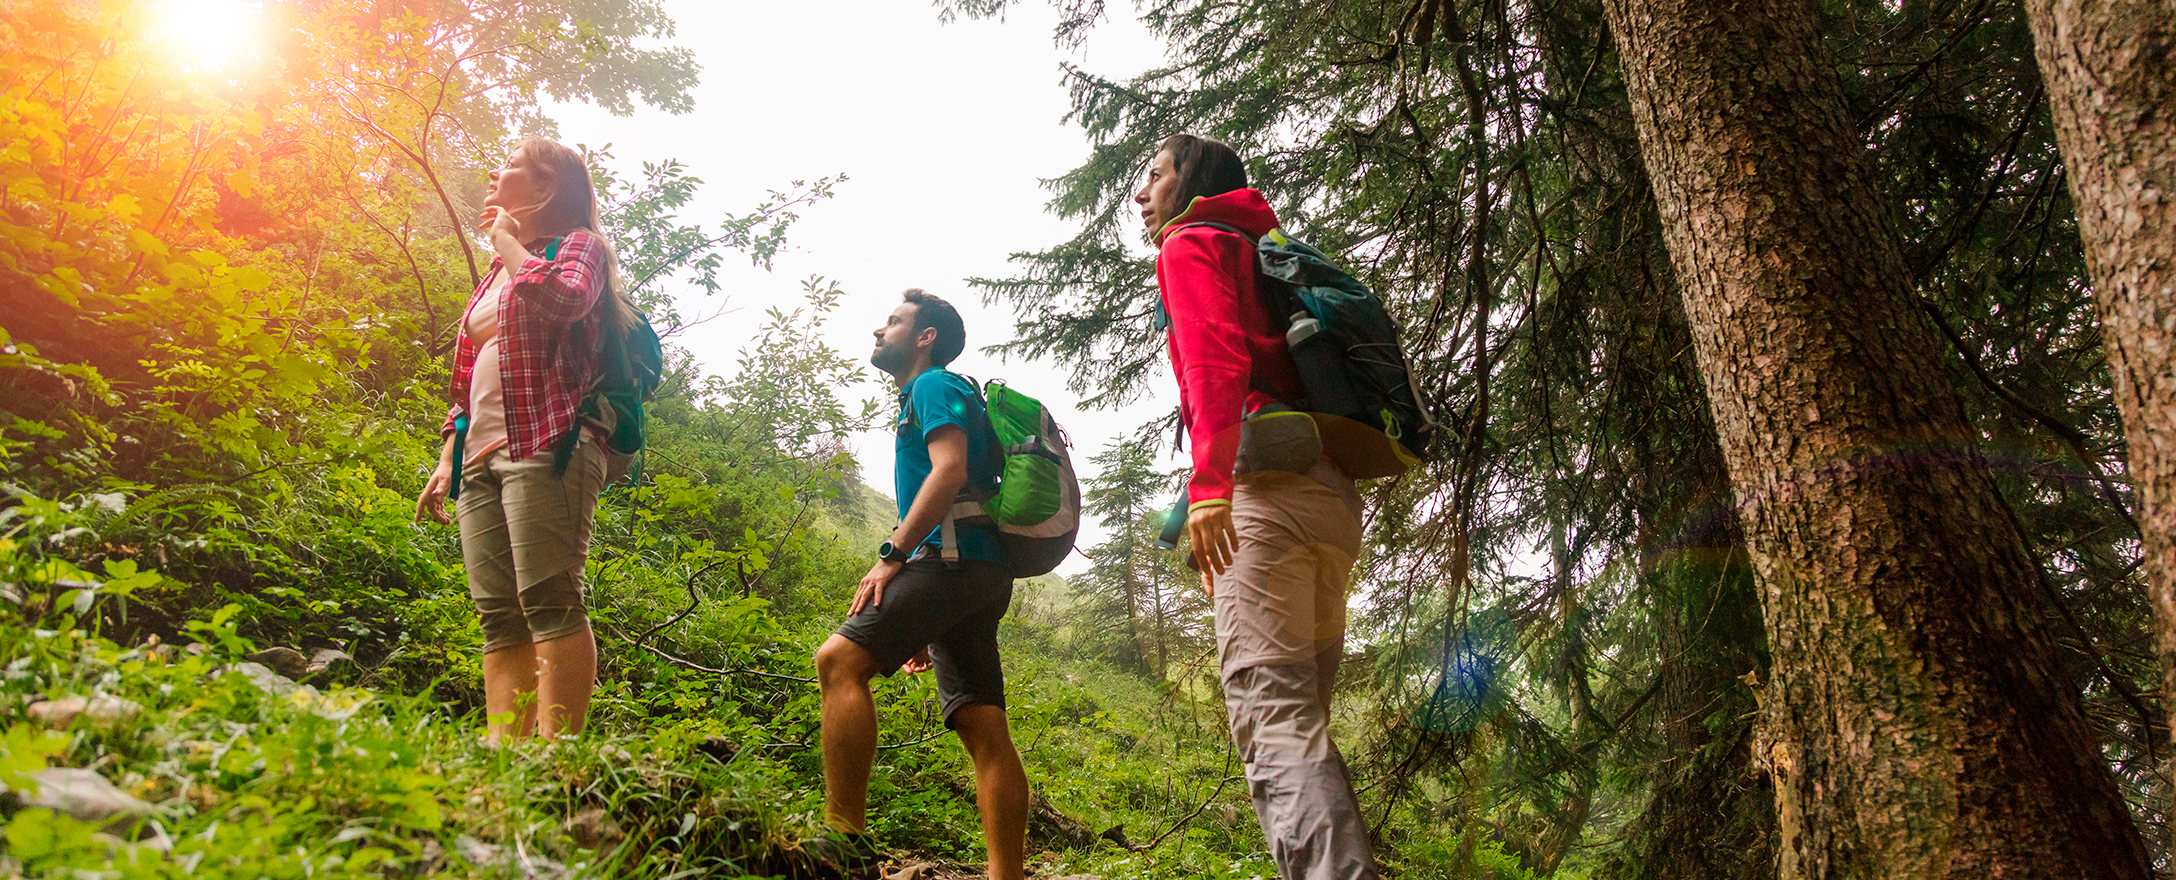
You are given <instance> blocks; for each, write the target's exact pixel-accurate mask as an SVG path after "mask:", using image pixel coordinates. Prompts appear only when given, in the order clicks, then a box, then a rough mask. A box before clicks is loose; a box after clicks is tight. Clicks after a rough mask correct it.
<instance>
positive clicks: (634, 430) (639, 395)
mask: <svg viewBox="0 0 2176 880" xmlns="http://www.w3.org/2000/svg"><path fill="white" fill-rule="evenodd" d="M564 241H566V238H565V236H561V237H559V238H555V239H552V243H551V244H549V245H547V246H545V248H544V259H547V260H555V259H558V258H559V245H560V243H562V242H564ZM604 295H605V296H607V297H624V294H621V293H620V292H618V291H616V290H611V289H609V288H608V289H606V290H605V293H604ZM597 305H598V307H600V308H602V307H604V306H605V302H604V301H603V300H600V301H599V302H598V303H597ZM625 305H626V306H627V314H628V316H629V320H628V321H627V324H626V326H624V327H614V326H613V325H612V324H613V322H611V321H600V322H598V323H599V324H600V327H599V329H598V331H597V380H596V382H595V384H592V385H591V386H590V392H589V395H588V396H587V397H585V398H583V400H582V414H583V415H584V416H587V417H589V418H593V419H597V420H599V421H603V416H604V413H603V412H601V411H599V410H597V409H593V407H605V406H609V407H611V408H612V411H613V418H612V419H611V422H612V436H611V437H609V438H607V439H606V440H605V448H606V449H608V450H610V451H611V452H612V454H613V455H615V456H620V457H621V459H620V462H619V463H618V464H615V465H614V466H613V467H612V468H611V469H610V472H611V475H610V477H609V478H608V479H607V480H606V482H607V483H613V482H617V481H618V479H619V473H618V468H619V465H620V464H627V465H630V467H629V473H628V482H629V483H637V482H640V481H641V480H642V470H641V468H640V466H633V463H632V456H633V455H634V454H635V453H637V452H641V451H642V447H643V446H644V444H646V443H648V442H649V425H650V422H649V416H648V415H647V414H645V413H644V412H643V410H642V407H643V404H646V403H649V402H650V399H651V398H653V397H656V396H657V386H658V383H660V382H662V381H664V378H665V344H664V342H663V341H662V340H660V339H658V336H657V328H655V327H652V326H650V316H649V315H645V314H643V313H642V312H639V311H636V310H635V304H634V302H633V301H632V300H627V301H625ZM568 438H569V440H570V441H571V440H572V438H573V435H571V434H570V435H568ZM572 450H573V446H572V445H571V443H569V444H563V446H562V449H561V450H560V452H559V457H558V461H557V464H556V466H557V467H560V468H564V467H566V459H567V455H568V453H569V452H571V451H572Z"/></svg>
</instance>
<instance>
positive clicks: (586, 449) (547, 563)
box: [454, 432, 607, 654]
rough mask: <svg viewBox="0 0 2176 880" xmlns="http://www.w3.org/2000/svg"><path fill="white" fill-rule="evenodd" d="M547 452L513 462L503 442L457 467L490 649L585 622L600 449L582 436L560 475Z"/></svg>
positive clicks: (474, 588) (601, 474) (461, 511)
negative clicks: (585, 572) (584, 569)
mask: <svg viewBox="0 0 2176 880" xmlns="http://www.w3.org/2000/svg"><path fill="white" fill-rule="evenodd" d="M552 458H553V455H552V453H551V450H549V449H546V450H541V451H539V452H537V453H536V454H535V455H531V456H529V457H528V458H525V459H522V460H521V461H514V460H513V459H511V458H509V457H508V456H507V454H506V448H505V447H503V446H502V447H500V448H499V449H497V450H495V451H493V452H492V453H491V454H489V455H486V456H484V457H483V458H482V459H479V460H477V461H474V462H470V463H468V464H467V465H466V466H464V467H463V468H462V469H461V480H462V482H461V498H460V500H459V501H457V502H455V508H454V512H455V516H456V517H457V519H458V521H459V522H460V526H461V563H462V566H463V567H464V568H466V569H467V570H468V595H469V598H470V599H472V600H474V601H475V603H476V613H477V614H478V615H480V616H481V617H482V618H483V630H484V653H486V654H490V653H494V652H497V651H503V650H506V649H508V648H515V647H520V646H522V645H528V644H534V643H537V642H548V641H551V640H553V639H557V638H560V637H563V636H568V635H573V634H574V633H577V632H580V631H582V630H583V629H584V628H585V627H587V626H588V625H589V612H588V610H587V609H586V608H585V607H584V606H583V601H582V595H583V593H582V567H583V566H584V565H585V564H586V563H588V561H589V531H590V526H591V525H592V524H593V523H594V522H595V517H596V513H597V493H598V492H601V491H603V490H604V484H605V470H606V466H607V462H606V454H605V448H604V445H603V444H601V443H598V442H596V441H595V440H593V439H591V438H590V436H589V435H588V433H587V432H584V434H583V436H582V437H581V438H580V440H579V441H577V442H576V443H575V446H574V452H573V454H572V455H571V456H570V457H569V458H568V460H567V469H566V472H565V473H563V474H553V473H552Z"/></svg>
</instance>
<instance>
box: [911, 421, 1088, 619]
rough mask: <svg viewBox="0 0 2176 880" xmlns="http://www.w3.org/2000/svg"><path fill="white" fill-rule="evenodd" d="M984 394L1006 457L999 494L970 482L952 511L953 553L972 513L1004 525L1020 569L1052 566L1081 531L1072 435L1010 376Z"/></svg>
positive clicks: (1023, 573)
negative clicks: (963, 524) (960, 525)
mask: <svg viewBox="0 0 2176 880" xmlns="http://www.w3.org/2000/svg"><path fill="white" fill-rule="evenodd" d="M968 381H969V384H973V380H971V379H970V380H968ZM981 397H982V404H983V408H984V410H985V411H987V412H988V413H989V416H990V430H991V431H992V432H993V433H995V434H996V435H997V448H998V450H999V451H1000V454H1001V455H1002V456H1003V457H1004V464H1003V467H1002V469H1001V470H1000V471H999V472H998V480H997V491H996V492H995V493H994V494H990V495H987V496H984V497H974V496H976V495H978V494H980V493H975V492H972V491H971V490H962V492H961V498H960V500H958V501H956V502H953V504H952V509H951V510H950V511H947V512H946V513H945V517H944V525H942V526H940V527H939V528H941V529H942V530H943V541H944V558H945V561H947V562H952V561H957V560H958V559H959V549H958V548H959V537H958V536H959V531H958V523H960V522H962V521H965V522H968V523H970V524H975V525H988V526H991V527H993V528H995V529H996V530H997V538H998V543H999V544H1000V545H1002V546H1003V547H1004V548H1005V559H1006V560H1007V561H1008V562H1009V563H1011V566H1012V576H1013V577H1022V578H1025V577H1034V576H1036V575H1040V574H1048V573H1050V571H1051V570H1052V569H1055V568H1057V567H1058V563H1060V562H1063V561H1065V556H1066V554H1068V553H1071V552H1073V541H1074V539H1075V538H1077V537H1079V535H1080V481H1079V479H1078V478H1076V477H1075V476H1074V474H1073V457H1072V455H1071V454H1069V453H1068V452H1067V451H1066V449H1067V448H1068V447H1070V446H1071V445H1072V441H1071V440H1070V439H1068V438H1067V437H1066V436H1065V429H1064V428H1060V427H1058V423H1057V422H1056V421H1055V420H1053V419H1051V417H1050V410H1049V409H1047V408H1045V407H1044V406H1043V404H1042V402H1041V401H1038V400H1036V399H1035V398H1032V397H1029V396H1027V395H1025V394H1022V393H1020V392H1018V391H1015V390H1013V389H1012V386H1009V385H1006V384H1005V383H1004V382H1002V381H999V380H996V379H992V380H990V381H989V383H988V384H986V385H983V386H982V388H981Z"/></svg>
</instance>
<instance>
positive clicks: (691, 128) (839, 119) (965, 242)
mask: <svg viewBox="0 0 2176 880" xmlns="http://www.w3.org/2000/svg"><path fill="white" fill-rule="evenodd" d="M666 5H667V6H668V8H669V9H670V11H671V14H672V16H673V18H674V20H675V21H676V22H677V23H678V26H679V34H678V36H677V38H676V39H675V42H676V43H677V44H679V45H682V46H686V47H688V48H690V49H693V50H694V51H695V53H696V56H697V59H698V60H699V62H700V63H701V65H702V81H701V85H700V86H699V87H698V88H697V89H696V91H695V98H696V101H695V111H694V112H693V113H689V114H686V115H683V116H672V115H669V114H666V113H664V112H661V111H655V110H648V109H643V110H639V111H638V112H637V113H636V114H635V115H634V116H632V117H627V118H619V117H613V116H611V115H609V114H607V113H604V112H603V111H601V110H597V109H595V108H592V107H588V106H580V105H574V106H560V107H557V108H554V110H553V115H554V117H555V118H556V119H557V121H558V123H559V126H560V136H561V140H563V141H565V142H567V143H569V144H574V143H584V144H589V145H591V146H598V145H602V144H606V143H609V144H611V145H612V149H613V153H614V155H615V160H616V162H617V165H618V167H616V168H615V169H614V170H615V171H616V172H618V173H619V174H621V175H622V177H623V179H627V178H633V177H635V176H636V175H638V174H639V172H640V170H641V163H642V162H644V161H651V162H656V161H661V160H664V159H679V160H680V161H682V162H684V163H686V164H687V166H688V167H689V170H690V171H691V173H693V174H694V176H696V177H698V178H700V179H702V181H703V186H702V188H701V190H700V193H699V195H698V196H697V199H696V201H695V202H694V203H693V205H692V206H691V208H690V209H689V210H688V211H687V212H686V213H684V214H683V215H682V217H683V219H686V220H692V221H697V222H701V221H703V220H704V219H705V218H713V217H716V216H718V215H720V214H726V213H732V214H738V213H742V212H745V211H747V210H749V209H751V208H753V207H754V206H755V205H756V204H757V203H759V202H760V201H761V200H762V199H763V197H764V194H765V193H766V192H767V191H769V190H772V189H783V188H785V187H786V185H787V184H788V183H789V182H791V181H794V180H813V179H815V178H818V177H822V176H825V175H829V174H837V173H841V172H843V173H845V174H846V175H848V176H849V177H850V178H851V179H850V180H848V181H847V182H846V183H845V184H843V185H841V186H840V187H839V188H838V189H837V191H836V196H835V197H834V198H832V199H830V200H828V201H825V202H822V203H819V204H817V205H815V206H813V207H811V208H808V209H806V210H804V211H802V212H801V219H800V221H799V222H798V223H796V224H795V226H794V227H793V229H792V230H791V231H790V232H789V233H788V235H787V243H788V250H787V251H786V252H784V253H781V254H780V255H779V256H778V258H777V259H776V260H775V263H774V269H773V271H771V272H769V273H765V272H763V271H762V270H760V269H753V268H749V267H748V266H747V262H746V261H745V260H735V261H730V262H729V264H728V270H727V271H726V272H725V273H724V274H723V278H724V280H725V290H726V291H727V293H726V294H724V295H723V298H722V299H723V301H722V302H721V301H719V300H712V299H705V298H704V297H703V296H702V294H701V293H700V291H696V290H692V288H691V289H690V291H689V292H687V293H684V294H682V295H681V296H680V311H681V313H682V314H683V315H685V316H687V317H689V318H694V317H697V316H701V315H708V314H710V313H712V312H714V311H717V310H718V309H720V308H721V307H722V308H726V309H728V310H730V311H728V312H727V313H726V314H725V315H724V316H723V317H721V318H719V319H717V320H713V321H710V322H708V323H705V324H702V325H700V326H698V327H695V328H693V329H691V330H689V331H688V332H687V333H686V334H684V335H683V336H681V337H679V338H678V340H676V341H677V343H678V344H680V345H683V346H686V347H688V348H689V349H691V350H692V351H693V352H694V353H695V356H696V358H697V359H698V360H699V361H700V362H701V363H702V365H703V367H704V369H705V370H706V371H708V372H712V373H726V372H729V371H731V370H732V369H733V368H734V365H735V363H736V361H737V359H738V354H739V352H740V350H741V349H742V347H743V346H744V345H746V344H747V342H748V341H749V340H750V339H751V337H752V336H753V333H754V331H755V330H756V329H757V328H758V327H759V326H760V325H761V324H762V323H763V319H764V310H765V309H766V308H767V307H769V306H772V305H779V306H782V307H785V308H789V309H790V308H793V307H796V306H798V305H799V304H800V303H801V302H802V300H801V298H800V297H801V281H802V279H805V278H807V277H809V276H811V275H822V276H824V277H826V278H829V279H833V280H836V281H837V282H838V283H839V285H840V287H841V288H843V289H844V290H845V291H846V296H845V297H844V298H843V299H842V300H841V307H840V308H839V310H838V311H836V312H835V313H834V316H833V320H832V322H831V325H830V326H829V327H827V328H826V329H827V331H828V332H827V334H826V335H827V340H828V341H829V342H830V343H831V345H832V346H833V347H835V348H838V349H839V350H841V351H844V352H846V353H847V354H849V355H851V356H854V357H856V358H866V357H867V355H868V351H869V346H870V342H871V337H870V335H869V334H870V332H871V331H873V330H874V329H875V328H876V327H877V326H878V325H880V324H881V323H882V321H883V318H884V316H885V315H886V314H887V313H889V312H890V310H891V309H892V308H893V307H894V306H895V305H897V303H898V301H899V299H898V298H899V291H901V290H904V289H906V288H909V287H921V288H924V289H927V290H928V291H930V292H931V293H935V294H937V295H939V296H943V297H945V298H946V299H948V300H951V301H952V302H953V303H954V304H955V305H957V306H958V307H959V308H960V312H961V315H962V317H963V318H964V319H965V320H966V323H967V334H968V351H967V353H966V354H964V355H962V356H961V357H960V358H959V359H958V360H957V361H955V362H954V363H953V368H954V369H956V370H957V371H959V372H961V373H964V374H967V375H971V376H975V377H977V378H979V379H985V380H987V379H990V378H992V377H1003V378H1004V379H1006V380H1007V381H1008V383H1009V384H1012V385H1014V386H1015V387H1018V388H1020V389H1021V390H1022V391H1025V392H1027V393H1029V394H1032V395H1035V396H1036V397H1038V398H1040V399H1041V400H1043V401H1044V402H1045V403H1046V404H1049V405H1050V406H1051V407H1052V409H1053V410H1054V411H1055V413H1056V415H1057V417H1058V421H1059V423H1060V424H1062V425H1064V426H1065V428H1066V430H1067V431H1068V432H1069V433H1070V434H1071V435H1072V437H1073V439H1074V441H1075V443H1076V449H1075V451H1074V453H1073V456H1074V464H1075V466H1076V467H1078V468H1081V469H1082V477H1083V478H1086V477H1087V476H1089V475H1090V474H1089V473H1088V472H1087V470H1086V468H1087V467H1088V464H1087V461H1086V459H1087V458H1088V457H1089V456H1091V455H1093V454H1094V453H1096V452H1098V451H1101V450H1102V449H1103V448H1104V447H1105V446H1106V445H1107V444H1108V443H1109V442H1110V441H1111V440H1112V439H1113V438H1115V437H1118V436H1121V435H1123V434H1125V433H1128V432H1129V431H1131V430H1132V429H1133V428H1134V427H1136V426H1138V425H1139V424H1141V423H1142V422H1144V421H1146V420H1148V419H1150V418H1153V417H1155V416H1157V415H1159V414H1161V413H1164V412H1167V411H1168V410H1169V409H1170V407H1171V406H1172V405H1173V401H1174V400H1176V395H1175V392H1174V391H1173V390H1172V389H1171V388H1170V387H1169V383H1168V382H1160V383H1157V385H1158V391H1159V394H1158V395H1157V396H1156V397H1154V398H1152V399H1148V400H1143V401H1140V402H1137V403H1135V404H1134V405H1132V406H1131V407H1128V408H1126V409H1125V410H1121V411H1117V412H1095V413H1081V412H1079V411H1077V410H1075V409H1073V407H1072V406H1071V403H1072V400H1071V395H1069V394H1068V393H1067V392H1066V390H1065V384H1064V381H1063V374H1062V373H1061V372H1060V371H1058V370H1057V369H1056V368H1054V367H1053V366H1052V365H1050V364H1046V363H1039V362H1031V363H1019V362H1015V363H999V362H997V361H996V359H994V358H992V357H988V356H985V355H982V354H980V353H979V352H978V351H977V349H979V348H980V347H982V346H984V345H989V344H993V343H997V342H1002V341H1007V340H1009V339H1010V338H1011V336H1012V325H1013V321H1014V316H1013V315H1012V313H1011V309H1010V307H1009V306H1006V305H1004V304H999V305H997V306H994V307H987V308H986V307H984V306H983V305H982V304H981V301H980V298H979V296H976V295H974V294H973V293H971V292H970V291H969V290H968V289H967V286H966V284H965V283H964V281H963V280H962V279H965V278H967V277H969V276H984V277H1007V276H1010V275H1012V274H1013V273H1014V270H1013V269H1012V267H1011V266H1010V265H1009V264H1008V262H1007V261H1006V256H1007V255H1008V254H1011V253H1013V252H1015V251H1027V250H1040V249H1043V248H1046V247H1049V246H1050V245H1053V244H1057V243H1059V242H1061V241H1063V240H1065V239H1066V238H1068V237H1070V234H1071V232H1072V229H1071V228H1070V227H1069V226H1068V224H1066V223H1063V222H1060V221H1059V220H1057V219H1056V218H1054V217H1051V216H1050V215H1048V214H1046V213H1045V212H1044V210H1043V205H1044V203H1045V202H1046V201H1048V194H1047V193H1046V192H1045V191H1044V190H1043V189H1042V187H1041V186H1040V180H1042V179H1044V178H1051V177H1056V176H1058V175H1060V174H1062V173H1064V172H1065V171H1067V170H1069V169H1071V168H1072V167H1074V166H1075V165H1078V164H1079V163H1080V162H1082V161H1083V160H1084V159H1086V157H1087V155H1088V147H1087V140H1086V139H1085V137H1084V136H1083V133H1082V132H1081V131H1080V129H1079V128H1078V127H1077V126H1072V125H1064V124H1061V123H1060V120H1061V118H1062V117H1063V116H1064V114H1065V112H1066V109H1067V103H1066V91H1065V86H1064V84H1063V83H1062V82H1061V81H1060V76H1061V71H1060V70H1059V65H1060V63H1062V62H1067V61H1070V62H1073V63H1075V64H1080V65H1083V66H1085V67H1087V68H1088V69H1089V70H1092V71H1094V72H1096V73H1098V74H1100V75H1104V76H1113V77H1124V76H1130V75H1132V74H1134V73H1137V72H1139V71H1142V70H1145V69H1147V68H1149V67H1151V66H1154V65H1156V64H1159V63H1161V62H1162V60H1163V57H1162V54H1161V51H1162V50H1161V43H1160V42H1158V41H1156V40H1155V39H1154V38H1153V37H1152V36H1151V35H1150V34H1149V33H1148V32H1147V31H1146V29H1144V28H1142V27H1141V26H1140V25H1139V23H1138V22H1136V21H1135V20H1133V18H1132V12H1131V4H1127V3H1113V4H1111V7H1112V8H1111V13H1112V18H1111V20H1107V21H1105V22H1102V23H1100V24H1098V25H1097V27H1096V29H1095V31H1094V32H1093V34H1092V35H1091V36H1090V38H1089V40H1088V41H1087V43H1086V44H1085V45H1084V46H1082V47H1081V48H1080V49H1079V50H1077V51H1072V50H1064V49H1060V48H1058V47H1056V46H1054V45H1053V44H1052V41H1051V27H1052V24H1053V23H1054V21H1055V16H1054V15H1053V14H1052V12H1051V11H1050V10H1049V8H1048V6H1047V3H1045V2H1044V0H1027V2H1026V3H1024V4H1022V5H1016V6H1015V7H1014V8H1013V9H1012V10H1011V11H1010V12H1009V13H1008V14H1007V16H1006V20H1004V21H1002V22H1000V21H967V20H956V21H954V22H953V23H951V24H948V25H946V24H939V23H938V20H937V11H936V9H935V8H934V7H933V6H931V5H929V4H927V3H922V2H915V0H888V2H886V0H855V2H843V0H842V2H827V3H776V2H764V3H751V2H715V0H712V2H698V0H681V2H670V0H668V2H667V4H666ZM1144 252H1145V249H1144ZM1144 295H1147V292H1146V291H1144ZM871 375H872V377H874V376H875V375H876V374H875V373H874V371H873V370H872V371H871ZM888 385H889V383H888V380H887V382H886V385H885V386H884V388H883V389H880V388H879V386H877V385H876V384H875V383H874V382H872V383H871V384H870V385H869V386H868V387H866V388H865V389H863V391H862V393H861V394H859V395H856V397H857V398H858V397H860V396H866V395H872V394H884V395H888V394H889V391H888ZM854 445H855V451H856V457H857V459H859V461H860V462H861V464H862V467H863V469H864V475H865V478H866V479H867V480H868V482H869V483H870V484H871V485H873V486H875V487H876V488H878V489H879V490H881V491H883V492H885V493H886V494H890V492H891V485H892V484H891V480H892V472H891V437H890V435H889V434H885V433H871V434H866V435H861V436H858V437H856V438H855V441H854ZM1174 461H1176V459H1174ZM1102 538H1103V532H1102V530H1101V529H1099V528H1097V527H1096V526H1095V524H1094V523H1092V522H1091V523H1088V524H1087V528H1086V529H1084V531H1083V534H1082V536H1081V540H1080V544H1079V546H1081V547H1084V548H1085V547H1091V546H1094V545H1095V544H1096V543H1097V542H1099V541H1100V540H1102ZM1086 565H1087V562H1086V560H1085V559H1083V558H1082V557H1081V556H1079V555H1078V554H1076V555H1074V556H1072V557H1070V558H1069V559H1068V560H1067V561H1066V563H1065V564H1064V565H1061V566H1060V567H1059V571H1060V572H1061V573H1072V572H1077V571H1080V570H1081V569H1083V568H1085V567H1086Z"/></svg>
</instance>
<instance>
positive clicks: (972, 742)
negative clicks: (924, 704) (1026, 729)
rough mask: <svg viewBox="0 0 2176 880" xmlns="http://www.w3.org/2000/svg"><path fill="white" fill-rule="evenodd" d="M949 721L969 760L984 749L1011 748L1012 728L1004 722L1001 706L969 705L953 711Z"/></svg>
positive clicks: (986, 704)
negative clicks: (958, 736)
mask: <svg viewBox="0 0 2176 880" xmlns="http://www.w3.org/2000/svg"><path fill="white" fill-rule="evenodd" d="M951 721H952V729H953V731H954V732H956V733H958V734H959V735H960V745H962V746H964V747H966V749H967V754H968V757H969V758H975V757H978V756H979V755H980V754H981V753H982V752H983V751H984V750H986V749H988V750H1001V749H1010V748H1012V728H1011V727H1010V726H1009V725H1008V723H1007V722H1006V719H1005V709H1004V708H1003V707H1001V706H992V705H990V704H988V703H970V704H968V705H965V706H961V707H959V708H958V709H955V710H953V712H952V719H951Z"/></svg>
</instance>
